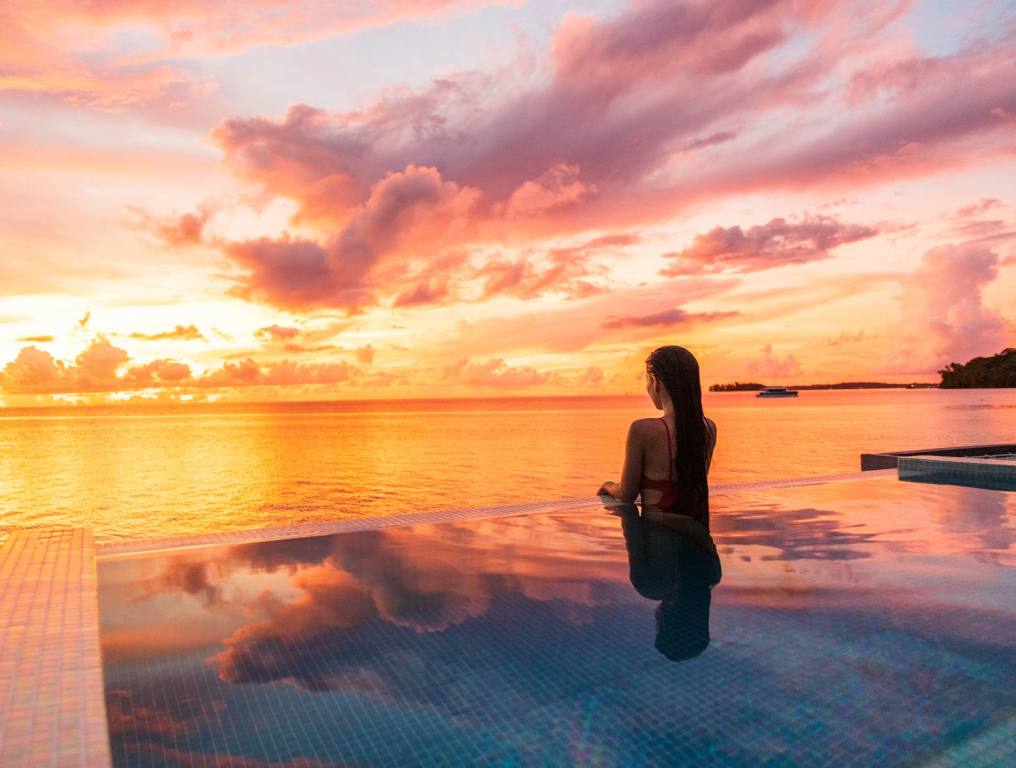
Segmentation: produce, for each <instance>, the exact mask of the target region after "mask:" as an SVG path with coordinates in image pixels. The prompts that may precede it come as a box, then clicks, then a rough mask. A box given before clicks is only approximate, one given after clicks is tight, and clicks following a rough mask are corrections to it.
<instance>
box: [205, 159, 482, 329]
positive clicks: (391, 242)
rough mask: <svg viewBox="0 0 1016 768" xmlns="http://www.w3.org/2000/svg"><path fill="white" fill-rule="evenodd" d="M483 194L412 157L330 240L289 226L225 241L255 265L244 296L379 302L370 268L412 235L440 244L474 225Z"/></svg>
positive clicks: (243, 285) (336, 303) (239, 258)
mask: <svg viewBox="0 0 1016 768" xmlns="http://www.w3.org/2000/svg"><path fill="white" fill-rule="evenodd" d="M476 201H477V195H476V192H475V190H470V189H467V188H462V187H460V186H459V185H457V184H455V183H452V182H447V181H445V180H443V179H442V178H441V174H440V173H439V172H438V171H437V169H436V168H432V167H430V168H423V167H418V166H414V165H408V166H406V167H405V169H403V170H401V171H395V172H392V173H389V174H387V175H386V176H385V177H384V178H383V179H381V180H380V181H379V182H378V183H377V184H375V185H374V187H373V188H372V189H371V192H370V195H369V197H368V198H367V199H366V201H365V202H364V203H363V204H362V205H361V206H359V207H358V208H357V209H356V210H355V211H353V212H352V213H351V215H350V216H349V218H348V220H347V222H346V224H345V227H344V228H343V229H342V230H341V231H340V232H339V233H338V234H336V235H335V236H333V237H332V238H330V239H329V240H328V241H327V242H326V243H325V244H324V245H319V244H318V243H316V242H313V241H310V240H306V239H302V238H295V239H294V238H292V237H291V236H290V235H289V233H288V232H286V233H284V234H283V236H282V237H281V238H280V239H274V240H273V239H271V238H266V237H263V238H259V239H257V240H252V241H241V242H223V243H222V246H223V248H224V250H225V252H226V253H227V254H228V255H229V256H230V257H231V258H232V259H233V260H234V261H236V262H237V263H238V264H240V265H242V266H244V267H246V268H247V270H248V272H247V273H246V274H245V275H244V276H243V277H241V278H239V281H238V286H237V287H236V289H235V292H236V293H238V294H239V295H241V296H244V297H248V298H255V299H259V300H262V301H265V302H267V303H269V304H274V305H276V306H281V307H286V308H308V307H329V306H330V307H344V308H346V309H348V310H350V311H357V310H359V309H360V307H362V306H365V305H369V304H373V303H375V302H376V298H375V295H374V292H375V290H376V289H377V288H378V286H376V285H374V283H373V282H372V280H371V279H370V273H371V272H372V270H373V269H374V268H375V266H376V265H377V264H378V263H379V262H380V261H381V260H382V259H383V258H385V257H389V256H393V255H396V254H398V252H399V249H400V247H401V246H403V245H404V244H405V243H406V241H407V240H408V238H410V237H415V238H417V239H419V240H422V241H426V242H428V243H430V244H431V245H432V247H438V246H439V245H440V243H441V242H442V239H443V238H446V237H450V236H452V234H453V233H455V232H457V231H461V230H465V229H468V228H469V226H470V218H469V216H470V210H471V209H472V208H473V206H474V205H475V204H476ZM452 239H453V241H454V237H453V238H452Z"/></svg>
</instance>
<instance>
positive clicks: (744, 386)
mask: <svg viewBox="0 0 1016 768" xmlns="http://www.w3.org/2000/svg"><path fill="white" fill-rule="evenodd" d="M936 387H938V384H929V383H927V382H913V383H911V384H890V383H888V382H885V381H841V382H839V383H837V384H795V385H794V386H792V387H788V389H935V388H936ZM763 389H765V385H764V384H759V383H758V382H755V381H735V382H734V383H733V384H712V385H711V386H710V387H709V391H710V392H758V391H760V390H763Z"/></svg>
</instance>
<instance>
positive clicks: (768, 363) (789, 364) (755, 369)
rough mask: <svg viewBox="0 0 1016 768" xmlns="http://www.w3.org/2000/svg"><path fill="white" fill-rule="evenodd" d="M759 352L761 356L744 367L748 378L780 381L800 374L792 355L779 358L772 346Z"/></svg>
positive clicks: (799, 365)
mask: <svg viewBox="0 0 1016 768" xmlns="http://www.w3.org/2000/svg"><path fill="white" fill-rule="evenodd" d="M760 351H761V353H762V354H761V355H759V356H758V357H756V358H755V359H753V360H751V361H750V362H749V363H748V364H747V365H746V366H745V370H746V371H747V372H748V375H749V376H761V377H762V378H765V379H776V380H781V379H787V378H789V377H791V376H799V375H800V374H801V364H800V363H798V362H797V358H796V357H794V356H793V355H791V354H786V355H784V356H783V357H780V356H779V355H778V354H776V353H774V352H773V345H772V344H766V345H765V346H764V347H762V349H761V350H760Z"/></svg>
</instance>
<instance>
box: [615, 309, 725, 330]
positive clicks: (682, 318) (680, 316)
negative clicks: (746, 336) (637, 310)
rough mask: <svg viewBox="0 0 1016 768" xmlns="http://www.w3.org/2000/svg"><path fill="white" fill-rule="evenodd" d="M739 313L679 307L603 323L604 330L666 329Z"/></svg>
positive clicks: (627, 316) (712, 320)
mask: <svg viewBox="0 0 1016 768" xmlns="http://www.w3.org/2000/svg"><path fill="white" fill-rule="evenodd" d="M740 314H741V313H740V312H688V311H686V310H684V309H681V308H680V307H674V308H673V309H664V310H662V311H660V312H652V313H650V314H648V315H624V316H621V317H612V318H611V319H609V320H607V321H606V322H605V323H603V327H604V328H615V329H616V328H653V327H662V328H668V327H671V326H675V325H691V324H693V323H710V322H716V321H717V320H726V319H729V318H731V317H738V316H739V315H740Z"/></svg>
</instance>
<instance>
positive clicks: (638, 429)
mask: <svg viewBox="0 0 1016 768" xmlns="http://www.w3.org/2000/svg"><path fill="white" fill-rule="evenodd" d="M656 421H659V419H635V420H634V421H633V422H632V423H631V427H630V429H631V431H632V432H634V433H635V434H638V435H644V434H646V433H647V432H648V431H649V430H650V429H651V428H652V427H651V425H652V424H653V422H656Z"/></svg>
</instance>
